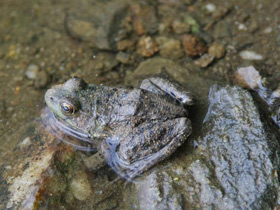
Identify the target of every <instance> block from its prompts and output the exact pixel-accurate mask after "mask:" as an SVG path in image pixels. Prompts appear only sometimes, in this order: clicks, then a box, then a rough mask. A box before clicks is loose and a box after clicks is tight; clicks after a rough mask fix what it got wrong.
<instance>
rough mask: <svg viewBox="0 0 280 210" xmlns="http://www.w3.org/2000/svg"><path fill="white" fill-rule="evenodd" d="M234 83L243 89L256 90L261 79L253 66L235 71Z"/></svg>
mask: <svg viewBox="0 0 280 210" xmlns="http://www.w3.org/2000/svg"><path fill="white" fill-rule="evenodd" d="M234 78H235V82H236V83H237V84H238V85H239V86H241V87H244V88H248V89H250V90H256V89H258V88H259V86H260V85H261V81H262V77H261V76H260V74H259V72H258V71H257V70H256V69H255V67H254V66H247V67H242V68H239V69H237V71H236V72H235V75H234Z"/></svg>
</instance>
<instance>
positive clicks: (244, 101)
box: [185, 86, 279, 209]
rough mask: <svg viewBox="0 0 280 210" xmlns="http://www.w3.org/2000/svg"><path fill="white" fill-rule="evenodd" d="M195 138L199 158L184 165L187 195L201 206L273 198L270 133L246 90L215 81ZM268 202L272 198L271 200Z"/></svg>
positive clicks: (245, 205) (253, 203)
mask: <svg viewBox="0 0 280 210" xmlns="http://www.w3.org/2000/svg"><path fill="white" fill-rule="evenodd" d="M209 100H210V106H209V110H208V113H207V115H206V117H205V120H204V127H203V130H204V131H206V132H205V133H204V134H203V136H202V137H201V138H199V139H198V144H199V154H200V158H199V159H197V160H196V161H194V162H193V163H192V164H191V165H190V167H189V168H188V175H187V177H188V179H187V180H188V181H187V182H186V183H185V184H186V186H188V188H192V190H191V191H189V192H188V194H186V195H187V197H186V198H187V200H189V202H190V203H193V204H194V206H195V207H198V208H205V209H208V208H210V209H250V208H253V209H254V208H256V209H261V208H263V207H264V206H268V205H269V204H268V202H267V201H268V200H270V202H273V199H272V197H273V196H276V193H277V192H276V190H275V189H274V187H273V186H274V184H276V183H277V185H278V180H277V177H275V176H274V175H275V174H274V173H275V172H276V171H275V170H276V169H278V165H277V162H276V161H277V159H275V157H277V155H276V154H275V152H276V151H275V150H276V148H279V145H278V142H277V139H276V137H275V136H273V135H270V133H271V132H268V130H267V128H266V125H265V124H264V123H263V122H262V121H261V118H260V114H259V112H258V110H257V108H256V106H255V104H254V102H253V99H252V97H251V95H250V94H249V92H248V91H246V90H243V89H241V88H239V87H230V86H226V87H223V88H218V87H217V86H214V87H212V88H211V90H210V94H209ZM270 205H271V203H270Z"/></svg>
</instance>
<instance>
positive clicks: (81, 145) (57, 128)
mask: <svg viewBox="0 0 280 210" xmlns="http://www.w3.org/2000/svg"><path fill="white" fill-rule="evenodd" d="M46 112H48V113H47V116H48V117H47V119H46V120H45V124H46V127H47V129H48V130H49V131H50V132H51V133H53V134H54V135H55V137H56V138H58V139H59V140H61V141H63V142H65V143H67V144H69V145H71V146H73V147H74V148H76V149H78V150H82V151H87V152H92V151H97V147H96V145H95V144H94V142H93V141H92V139H91V138H90V137H89V136H88V135H87V134H85V133H84V132H82V131H80V130H77V129H73V128H72V127H70V126H67V125H65V124H63V123H62V122H60V121H59V120H58V119H57V118H56V117H55V115H54V114H53V113H52V112H51V111H50V110H49V109H48V110H46Z"/></svg>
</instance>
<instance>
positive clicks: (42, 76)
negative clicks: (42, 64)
mask: <svg viewBox="0 0 280 210" xmlns="http://www.w3.org/2000/svg"><path fill="white" fill-rule="evenodd" d="M49 82H50V76H49V74H48V73H47V72H46V71H40V72H39V73H38V75H37V77H36V79H35V83H34V86H35V87H36V88H45V87H46V86H47V85H48V84H49Z"/></svg>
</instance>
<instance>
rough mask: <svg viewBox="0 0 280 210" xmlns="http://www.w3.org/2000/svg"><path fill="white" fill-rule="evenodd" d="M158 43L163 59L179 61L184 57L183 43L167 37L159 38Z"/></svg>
mask: <svg viewBox="0 0 280 210" xmlns="http://www.w3.org/2000/svg"><path fill="white" fill-rule="evenodd" d="M156 42H157V44H158V46H159V53H160V55H161V56H162V57H165V58H171V59H177V58H181V57H182V56H183V55H184V52H183V49H182V46H181V42H180V41H179V40H176V39H170V38H167V37H157V38H156Z"/></svg>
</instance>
